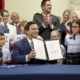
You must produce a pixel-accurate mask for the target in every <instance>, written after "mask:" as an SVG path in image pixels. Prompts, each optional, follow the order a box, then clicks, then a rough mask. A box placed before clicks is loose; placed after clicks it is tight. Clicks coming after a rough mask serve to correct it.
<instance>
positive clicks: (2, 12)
mask: <svg viewBox="0 0 80 80" xmlns="http://www.w3.org/2000/svg"><path fill="white" fill-rule="evenodd" d="M4 12H7V13H8V15H9V12H8V10H2V11H1V15H2V16H3V15H4Z"/></svg>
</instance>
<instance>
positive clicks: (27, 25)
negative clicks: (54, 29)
mask: <svg viewBox="0 0 80 80" xmlns="http://www.w3.org/2000/svg"><path fill="white" fill-rule="evenodd" d="M32 24H36V25H37V23H36V22H35V21H30V22H27V24H26V25H25V27H24V30H29V28H30V25H32Z"/></svg>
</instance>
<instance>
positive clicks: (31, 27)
mask: <svg viewBox="0 0 80 80" xmlns="http://www.w3.org/2000/svg"><path fill="white" fill-rule="evenodd" d="M24 30H25V33H26V38H24V39H22V40H20V41H17V42H15V43H14V48H13V54H12V59H13V61H14V63H16V64H25V63H28V64H35V63H38V64H42V63H45V61H42V60H36V59H35V58H34V57H35V55H36V52H35V51H34V49H32V48H31V41H32V38H37V36H38V33H39V29H38V26H37V23H36V22H34V21H30V22H28V23H27V24H26V25H25V28H24Z"/></svg>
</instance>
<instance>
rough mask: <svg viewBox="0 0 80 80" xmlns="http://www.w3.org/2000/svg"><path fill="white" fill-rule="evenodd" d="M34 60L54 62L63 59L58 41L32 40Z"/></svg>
mask: <svg viewBox="0 0 80 80" xmlns="http://www.w3.org/2000/svg"><path fill="white" fill-rule="evenodd" d="M33 44H34V50H35V52H36V58H37V59H42V60H55V59H60V58H63V56H62V51H61V48H60V44H59V40H49V41H43V40H38V39H33Z"/></svg>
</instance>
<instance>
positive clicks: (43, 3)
mask: <svg viewBox="0 0 80 80" xmlns="http://www.w3.org/2000/svg"><path fill="white" fill-rule="evenodd" d="M46 1H50V0H42V2H41V7H42V6H44V5H45V2H46Z"/></svg>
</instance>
